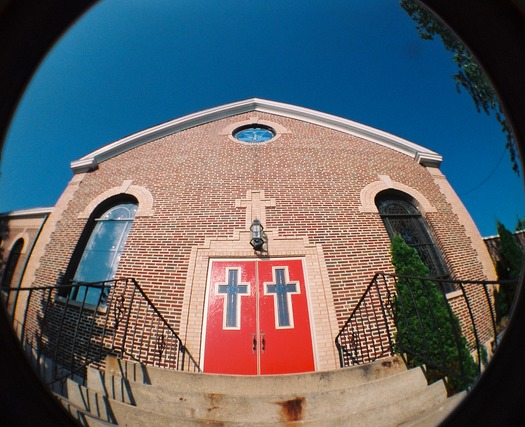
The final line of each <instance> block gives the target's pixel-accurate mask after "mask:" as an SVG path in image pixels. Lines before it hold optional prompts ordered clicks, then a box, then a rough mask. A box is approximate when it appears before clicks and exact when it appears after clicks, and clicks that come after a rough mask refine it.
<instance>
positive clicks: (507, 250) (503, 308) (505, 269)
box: [494, 221, 523, 323]
mask: <svg viewBox="0 0 525 427" xmlns="http://www.w3.org/2000/svg"><path fill="white" fill-rule="evenodd" d="M496 229H497V230H498V235H499V241H500V253H499V255H500V259H499V261H498V262H496V273H497V275H498V280H514V281H515V282H514V283H509V284H502V285H500V288H499V290H498V291H497V292H496V293H495V294H494V298H495V306H496V320H497V322H498V323H501V322H504V321H505V318H506V317H507V316H508V314H509V312H510V308H511V306H512V302H513V301H514V296H515V295H516V290H517V287H518V278H519V277H520V274H521V268H522V266H523V250H522V248H521V246H520V245H519V244H518V242H517V241H516V239H515V238H514V235H513V234H512V233H511V232H510V231H509V230H507V228H506V227H505V226H504V225H503V224H502V223H501V222H499V221H496Z"/></svg>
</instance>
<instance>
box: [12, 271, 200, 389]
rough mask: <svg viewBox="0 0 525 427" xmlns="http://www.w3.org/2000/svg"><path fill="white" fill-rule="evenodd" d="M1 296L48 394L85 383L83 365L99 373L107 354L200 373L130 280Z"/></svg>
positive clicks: (25, 290)
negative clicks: (65, 384) (69, 384)
mask: <svg viewBox="0 0 525 427" xmlns="http://www.w3.org/2000/svg"><path fill="white" fill-rule="evenodd" d="M2 291H4V292H3V294H2V295H3V298H4V299H5V301H4V302H5V303H6V305H7V307H8V310H10V311H11V318H12V319H13V327H14V329H15V332H16V333H17V335H18V338H19V340H20V342H21V344H22V346H23V348H24V350H25V351H26V354H27V355H28V356H29V357H30V359H31V360H32V362H33V364H34V366H35V367H36V368H37V371H38V372H39V373H40V375H41V376H42V377H43V380H44V382H45V383H46V384H48V385H49V386H50V387H51V388H53V389H57V388H58V391H60V386H59V384H60V383H61V382H62V383H63V382H64V381H65V379H66V378H74V379H75V380H77V381H80V382H83V381H84V382H85V379H86V371H87V366H89V365H94V366H97V367H100V368H102V367H103V366H104V363H105V358H106V357H107V356H108V355H114V356H117V357H120V358H129V359H132V360H135V361H138V362H140V363H142V364H144V365H146V366H159V367H163V368H169V369H175V370H184V371H192V372H200V368H199V365H198V363H197V362H196V360H195V359H194V358H193V356H192V355H191V353H190V352H189V351H188V349H187V348H186V346H185V345H184V343H183V342H182V340H181V339H180V337H179V335H178V334H177V332H176V331H175V330H174V329H173V328H172V327H171V325H170V324H169V323H168V321H167V320H166V318H165V316H164V315H163V314H162V313H161V312H160V311H159V310H158V308H157V307H156V306H155V304H154V303H153V301H152V300H151V299H150V298H149V297H148V295H147V294H146V293H145V292H144V290H143V289H142V288H141V287H140V285H139V284H138V283H137V281H136V280H135V279H133V278H124V279H116V280H111V281H104V282H95V283H78V282H77V283H69V284H63V285H57V286H38V287H20V288H3V289H2ZM72 295H76V296H77V298H73V297H72ZM78 295H81V297H80V298H78ZM88 295H89V297H88ZM146 335H147V336H148V339H147V340H145V339H144V337H145V336H146Z"/></svg>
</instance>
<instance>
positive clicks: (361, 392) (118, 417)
mask: <svg viewBox="0 0 525 427" xmlns="http://www.w3.org/2000/svg"><path fill="white" fill-rule="evenodd" d="M106 362H107V363H106V371H105V372H102V371H99V370H97V369H94V368H89V369H88V377H87V387H84V386H82V385H80V384H78V383H76V382H74V381H72V380H68V383H67V398H66V397H63V396H60V395H57V398H58V399H59V400H60V401H61V402H62V404H63V405H64V406H65V407H66V408H67V410H68V411H69V412H70V413H71V414H72V415H73V416H74V417H75V418H76V419H77V420H78V421H79V423H80V424H81V425H85V426H91V427H93V426H109V425H114V424H117V425H119V426H130V427H131V426H196V425H253V426H269V425H311V426H348V425H352V426H374V427H375V426H397V425H403V426H434V425H437V424H439V423H440V422H441V421H442V420H443V419H444V418H445V417H446V416H447V414H448V413H449V412H450V411H451V410H452V409H453V408H454V407H455V405H456V404H457V403H458V402H459V401H460V399H461V398H462V397H463V395H462V394H460V395H456V396H454V397H452V398H448V399H447V396H446V390H445V387H444V385H443V383H442V382H437V383H434V384H432V385H430V386H428V385H427V382H426V380H425V377H424V375H423V373H422V371H421V370H420V369H411V370H407V369H406V367H405V365H404V363H403V361H402V360H401V359H400V358H398V357H392V358H388V359H383V360H381V361H377V362H374V363H371V364H369V365H363V366H356V367H352V368H345V369H338V370H334V371H326V372H315V373H307V374H300V375H299V374H293V375H279V376H259V377H250V376H227V375H209V374H199V373H188V372H178V371H169V370H164V369H159V368H152V367H145V366H142V365H139V364H137V363H133V362H129V361H123V360H119V359H115V358H112V357H110V358H108V359H107V361H106Z"/></svg>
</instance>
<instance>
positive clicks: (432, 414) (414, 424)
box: [400, 391, 467, 427]
mask: <svg viewBox="0 0 525 427" xmlns="http://www.w3.org/2000/svg"><path fill="white" fill-rule="evenodd" d="M466 395H467V393H466V392H465V391H463V392H461V393H458V394H456V395H454V396H451V397H449V398H448V399H446V400H445V401H444V402H442V403H441V404H439V405H436V406H434V407H433V408H430V409H428V410H426V411H422V412H420V413H419V414H417V415H416V416H414V417H413V418H411V419H410V420H408V421H405V422H403V423H402V424H400V427H401V426H402V427H433V426H438V425H439V424H441V423H442V422H443V421H444V420H445V418H446V417H447V416H448V414H450V413H451V412H452V411H453V410H454V409H455V408H456V406H458V405H459V403H460V402H461V401H462V400H463V399H464V398H465V396H466Z"/></svg>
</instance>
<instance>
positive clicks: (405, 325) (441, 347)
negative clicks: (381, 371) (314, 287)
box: [335, 273, 510, 393]
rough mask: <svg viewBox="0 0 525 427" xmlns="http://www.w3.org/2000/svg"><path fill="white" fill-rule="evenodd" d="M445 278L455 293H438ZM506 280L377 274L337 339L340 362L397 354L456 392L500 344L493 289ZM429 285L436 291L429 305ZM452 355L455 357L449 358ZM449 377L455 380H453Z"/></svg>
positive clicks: (504, 283)
mask: <svg viewBox="0 0 525 427" xmlns="http://www.w3.org/2000/svg"><path fill="white" fill-rule="evenodd" d="M443 282H446V283H447V284H448V285H450V284H452V285H453V286H454V287H455V289H456V291H455V292H454V293H453V294H448V295H445V294H444V293H443V292H440V291H439V289H440V288H442V285H443ZM507 284H510V282H508V283H507V282H495V281H465V280H451V279H432V278H428V277H426V278H421V277H408V276H398V275H394V274H385V273H377V274H375V275H374V277H373V279H372V280H371V281H370V283H369V285H368V287H367V288H366V290H365V292H364V293H363V295H362V297H361V298H360V299H359V301H358V303H357V304H356V306H355V308H354V310H353V312H352V313H351V315H350V317H349V318H348V320H347V321H346V322H345V324H344V326H343V327H342V329H341V331H340V332H339V334H338V335H337V337H336V339H335V344H336V347H337V350H338V353H339V361H340V365H341V367H346V366H352V365H361V364H364V363H370V362H373V361H375V360H378V359H381V358H383V357H388V356H393V355H394V354H396V353H397V354H401V355H403V357H404V358H405V361H406V362H407V364H408V365H409V366H410V365H412V366H414V365H420V366H422V367H423V368H424V369H425V373H426V374H427V379H428V380H429V382H432V381H435V380H437V379H440V378H443V379H446V381H448V384H447V387H448V388H449V393H450V392H452V393H453V392H456V391H458V387H461V388H464V386H463V385H458V384H459V383H461V384H464V383H465V381H467V382H470V383H471V382H472V378H471V376H469V375H470V374H469V369H470V368H471V367H472V366H473V364H475V370H476V374H477V375H479V373H480V372H481V371H482V369H483V364H484V363H485V362H486V360H487V357H488V353H490V352H492V351H493V350H494V349H495V347H496V346H497V344H498V341H499V334H500V333H501V331H499V330H498V325H497V324H496V312H495V304H494V290H495V287H497V286H506V285H507ZM432 288H434V289H435V290H436V291H437V292H436V293H433V294H432V295H433V297H434V302H433V303H432V304H433V306H431V305H432V304H431V303H430V301H431V298H432V295H431V289H432ZM403 289H404V290H403ZM436 295H437V296H436ZM436 298H437V299H438V300H441V302H440V301H438V300H436ZM439 310H442V314H441V315H440V314H439ZM443 313H445V314H443ZM440 316H441V317H440ZM443 318H445V319H446V320H445V321H443ZM447 336H448V337H449V338H447ZM450 337H451V338H450ZM487 343H490V348H489V349H487V348H486V346H485V345H486V344H487ZM465 349H466V351H467V354H468V356H467V358H469V357H470V355H474V358H473V359H472V361H473V362H472V363H470V362H468V363H467V362H465V357H463V356H464V355H465ZM450 354H453V355H456V356H457V357H456V359H455V360H452V361H451V360H450ZM462 355H463V356H462ZM469 363H470V365H469ZM473 369H474V368H473ZM471 370H472V369H471ZM450 378H456V379H455V380H454V381H455V383H454V384H452V381H451V380H450ZM458 378H459V379H458Z"/></svg>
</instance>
